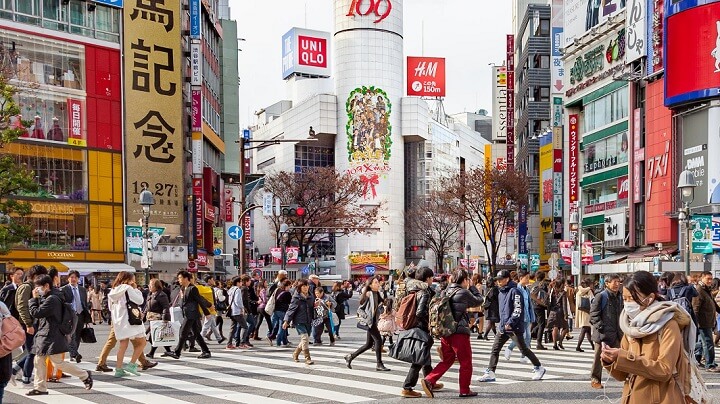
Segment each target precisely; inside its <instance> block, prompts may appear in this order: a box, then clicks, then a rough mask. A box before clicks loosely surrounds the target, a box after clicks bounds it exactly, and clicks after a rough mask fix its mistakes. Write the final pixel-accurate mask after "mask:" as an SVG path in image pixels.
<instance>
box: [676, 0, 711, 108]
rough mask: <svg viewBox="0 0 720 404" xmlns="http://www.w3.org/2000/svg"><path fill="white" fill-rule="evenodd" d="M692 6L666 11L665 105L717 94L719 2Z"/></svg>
mask: <svg viewBox="0 0 720 404" xmlns="http://www.w3.org/2000/svg"><path fill="white" fill-rule="evenodd" d="M668 3H669V2H668ZM696 3H697V2H696V1H694V0H693V1H688V0H682V1H679V2H676V4H673V5H672V6H670V5H669V4H668V5H667V8H666V12H667V14H666V15H667V18H666V26H665V28H666V29H665V30H664V39H665V57H664V61H665V105H666V106H675V105H678V104H683V103H687V102H690V101H694V100H699V99H703V98H708V97H717V96H719V95H720V40H718V38H719V37H720V23H718V21H720V2H714V3H709V4H705V5H702V6H697V7H690V6H691V4H692V5H694V4H696ZM688 72H692V74H688Z"/></svg>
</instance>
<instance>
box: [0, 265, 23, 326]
mask: <svg viewBox="0 0 720 404" xmlns="http://www.w3.org/2000/svg"><path fill="white" fill-rule="evenodd" d="M24 274H25V271H23V269H22V268H18V267H15V269H14V270H13V274H12V278H11V280H12V282H10V284H9V285H6V286H4V287H3V288H2V290H0V301H2V302H3V303H5V306H7V308H8V310H10V313H11V314H12V316H13V317H15V318H16V319H18V320H20V313H18V311H17V307H15V293H16V292H17V288H18V287H20V285H22V281H23V275H24Z"/></svg>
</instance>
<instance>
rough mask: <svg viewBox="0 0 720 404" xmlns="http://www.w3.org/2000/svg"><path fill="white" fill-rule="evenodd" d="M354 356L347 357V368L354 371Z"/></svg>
mask: <svg viewBox="0 0 720 404" xmlns="http://www.w3.org/2000/svg"><path fill="white" fill-rule="evenodd" d="M352 360H353V358H352V356H350V355H345V366H347V368H348V369H352Z"/></svg>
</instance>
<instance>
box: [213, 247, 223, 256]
mask: <svg viewBox="0 0 720 404" xmlns="http://www.w3.org/2000/svg"><path fill="white" fill-rule="evenodd" d="M213 255H222V250H221V249H219V248H216V249H214V250H213Z"/></svg>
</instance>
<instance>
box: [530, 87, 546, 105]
mask: <svg viewBox="0 0 720 404" xmlns="http://www.w3.org/2000/svg"><path fill="white" fill-rule="evenodd" d="M531 101H543V102H549V101H550V87H534V88H533V99H532V100H531Z"/></svg>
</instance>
